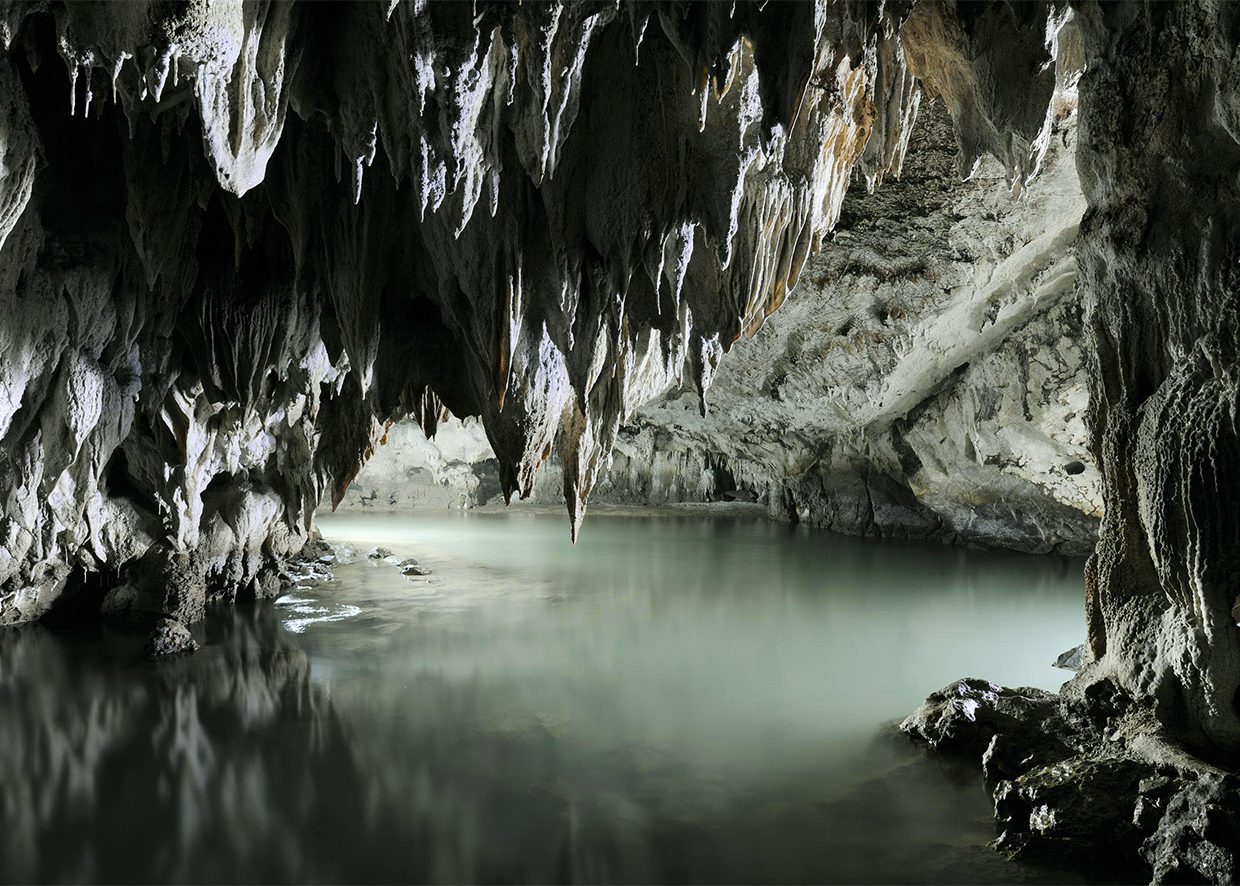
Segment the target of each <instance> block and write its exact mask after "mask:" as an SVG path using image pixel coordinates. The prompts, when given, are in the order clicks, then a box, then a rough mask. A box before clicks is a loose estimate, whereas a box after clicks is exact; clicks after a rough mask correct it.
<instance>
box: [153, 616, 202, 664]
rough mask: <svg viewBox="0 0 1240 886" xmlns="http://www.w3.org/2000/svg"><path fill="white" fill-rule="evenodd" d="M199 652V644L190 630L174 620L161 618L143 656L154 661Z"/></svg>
mask: <svg viewBox="0 0 1240 886" xmlns="http://www.w3.org/2000/svg"><path fill="white" fill-rule="evenodd" d="M197 651H198V642H197V641H196V640H195V639H194V637H193V635H192V634H190V632H189V628H187V627H186V626H185V625H183V624H182V623H181V622H179V621H177V620H176V619H172V618H161V619H160V620H159V622H158V623H157V624H156V625H155V629H154V630H153V631H152V632H151V635H150V636H149V637H148V638H147V640H146V645H145V646H143V647H142V654H143V655H145V656H146V657H147V658H152V659H154V658H162V657H164V656H168V655H181V654H183V653H187V652H197Z"/></svg>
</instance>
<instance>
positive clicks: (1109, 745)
mask: <svg viewBox="0 0 1240 886" xmlns="http://www.w3.org/2000/svg"><path fill="white" fill-rule="evenodd" d="M900 728H901V730H903V731H904V732H905V733H906V734H908V735H909V736H911V737H912V738H913V739H915V740H916V741H918V742H923V743H925V744H927V745H928V746H929V747H931V748H933V749H934V750H935V751H937V752H939V753H944V754H950V755H957V756H962V757H965V758H966V759H972V760H973V761H975V762H978V763H980V764H981V768H982V773H983V776H984V778H985V780H986V784H987V787H988V788H989V789H990V790H991V792H992V794H993V796H994V802H995V818H996V821H997V834H998V836H997V839H996V841H995V845H996V847H997V848H998V849H999V850H1000V851H1002V852H1004V853H1006V854H1008V855H1009V856H1011V857H1013V858H1022V859H1028V860H1031V861H1042V862H1053V863H1065V862H1067V863H1071V864H1073V865H1075V866H1078V867H1080V868H1084V869H1087V870H1093V871H1095V872H1097V874H1099V875H1101V876H1105V877H1106V878H1107V879H1108V880H1112V881H1120V882H1123V881H1137V880H1142V879H1150V880H1152V881H1153V882H1156V883H1203V882H1208V883H1230V882H1233V881H1234V880H1235V878H1236V876H1237V874H1238V873H1240V839H1237V838H1238V837H1240V779H1238V778H1237V777H1236V776H1235V775H1234V774H1231V773H1229V772H1226V771H1224V770H1222V769H1219V768H1218V767H1217V766H1214V765H1211V764H1209V763H1207V762H1205V761H1203V760H1201V759H1200V758H1197V757H1194V756H1191V755H1189V754H1186V753H1185V752H1184V751H1183V750H1182V749H1181V748H1180V747H1178V746H1176V745H1175V744H1174V743H1172V742H1169V741H1167V739H1166V737H1165V735H1164V734H1163V733H1162V729H1161V727H1160V726H1159V724H1157V722H1155V720H1154V718H1153V717H1151V716H1150V712H1149V709H1148V708H1146V707H1143V706H1141V705H1138V704H1135V703H1134V699H1133V698H1132V696H1130V695H1129V694H1127V693H1126V692H1124V691H1123V690H1122V689H1121V688H1120V687H1119V686H1118V685H1117V684H1116V683H1115V682H1114V681H1113V680H1112V679H1111V678H1109V677H1107V676H1105V675H1104V674H1102V673H1101V671H1100V669H1098V668H1097V667H1093V666H1091V667H1089V668H1087V669H1086V670H1085V672H1084V673H1083V674H1082V675H1081V676H1080V677H1078V678H1077V680H1076V681H1074V682H1073V683H1071V684H1068V686H1067V687H1065V690H1064V692H1063V693H1062V695H1055V694H1054V693H1050V692H1045V691H1043V690H1039V689H1028V688H1024V689H1008V688H1004V687H1001V686H996V685H995V684H993V683H990V682H989V681H986V680H977V679H966V680H960V681H957V682H956V683H953V684H951V685H950V686H947V687H945V688H944V689H943V690H941V691H939V692H936V693H934V694H932V695H931V696H930V697H929V698H928V699H927V700H926V702H925V704H923V705H922V706H921V707H920V708H919V709H918V710H917V711H915V712H914V713H913V714H912V715H911V716H909V717H908V718H907V719H906V720H905V721H904V722H903V723H902V724H901V725H900Z"/></svg>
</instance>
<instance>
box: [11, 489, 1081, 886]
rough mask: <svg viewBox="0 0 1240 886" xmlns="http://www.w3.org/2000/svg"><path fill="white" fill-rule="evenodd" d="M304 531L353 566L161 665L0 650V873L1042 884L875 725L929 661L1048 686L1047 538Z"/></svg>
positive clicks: (208, 633) (465, 517) (969, 794)
mask: <svg viewBox="0 0 1240 886" xmlns="http://www.w3.org/2000/svg"><path fill="white" fill-rule="evenodd" d="M321 526H322V529H323V531H324V533H325V535H326V536H327V537H328V539H329V540H330V541H332V542H334V543H348V544H350V545H352V546H353V547H354V548H355V549H356V550H357V553H358V562H355V563H353V564H351V565H343V566H339V567H338V568H337V570H336V580H335V581H334V582H331V583H329V584H324V585H321V586H318V587H314V588H308V589H300V590H293V591H291V592H290V593H289V595H287V596H286V597H285V598H283V599H282V600H280V601H279V602H278V603H277V604H275V605H274V606H273V605H271V604H266V605H261V606H257V607H251V608H243V609H241V610H239V611H238V612H235V613H223V614H221V615H219V616H218V617H216V618H214V619H212V620H211V621H209V622H208V623H207V625H205V626H204V627H202V628H200V629H199V633H200V635H201V638H202V639H203V640H204V642H205V643H206V648H204V650H203V651H202V652H200V653H198V654H197V655H195V656H193V657H192V658H189V659H186V660H182V661H179V662H175V663H173V664H170V665H162V666H158V667H152V666H150V665H147V664H145V663H142V662H140V661H137V660H136V659H135V658H134V657H133V653H132V648H131V646H128V645H126V644H130V643H131V640H130V639H129V638H128V637H125V636H115V635H113V634H111V633H110V632H108V631H99V630H94V631H90V632H87V633H85V634H79V635H75V636H69V637H66V636H63V635H53V634H51V633H49V632H47V631H45V630H43V629H40V628H36V629H34V630H29V631H24V632H20V634H19V635H14V636H11V637H8V638H6V639H5V640H4V641H3V642H2V643H0V712H4V716H3V719H0V815H2V816H3V820H4V821H12V822H16V823H17V824H16V826H15V827H14V828H8V827H7V826H6V829H5V830H4V832H3V833H2V834H0V851H3V855H2V856H0V879H7V880H31V879H36V880H98V879H110V880H126V881H129V880H142V881H164V880H179V881H194V882H216V881H221V880H224V881H235V880H244V881H256V880H257V881H316V882H318V881H366V882H373V881H402V882H403V881H430V882H443V881H452V882H476V881H504V882H514V881H515V882H560V881H572V882H655V881H659V882H665V881H694V882H723V881H727V882H860V881H866V882H964V881H972V882H996V881H1021V882H1028V881H1031V880H1032V881H1036V880H1047V881H1064V880H1065V879H1068V878H1070V877H1071V875H1070V874H1069V873H1065V872H1062V871H1058V872H1055V871H1044V870H1034V869H1030V868H1017V867H1015V866H1013V865H1011V864H1009V863H1007V862H1004V861H1002V860H1001V859H999V858H998V857H997V856H996V855H994V853H993V852H991V850H989V849H988V848H986V846H985V844H986V842H987V841H988V840H989V839H991V838H992V837H993V830H992V824H991V821H990V807H989V801H988V798H987V796H986V794H985V792H984V790H983V789H982V786H981V784H980V778H978V777H977V775H976V774H975V773H973V772H970V771H967V770H961V769H957V768H955V767H952V766H950V765H947V764H944V763H943V762H941V761H937V760H933V759H929V758H927V757H926V756H925V755H923V754H922V753H921V752H920V751H918V750H916V749H913V748H911V747H910V746H909V745H908V744H907V743H906V742H904V741H903V740H902V739H900V738H898V737H893V736H892V735H891V734H890V730H889V728H888V726H889V724H890V722H891V721H892V720H894V719H896V718H899V717H901V716H903V715H904V714H906V713H908V712H909V711H910V710H912V709H913V708H914V707H915V706H916V705H917V704H918V703H919V701H920V700H921V699H922V697H924V696H925V694H926V693H927V692H928V691H930V690H932V689H936V688H939V687H941V686H942V685H944V684H946V683H947V682H949V681H951V680H952V679H955V678H957V677H961V676H969V675H977V676H985V677H988V678H990V679H992V680H995V681H996V682H1002V683H1007V684H1013V685H1036V686H1042V687H1046V688H1052V689H1053V688H1056V687H1057V686H1058V685H1059V683H1061V682H1062V680H1063V679H1064V678H1065V677H1066V676H1067V675H1066V674H1065V673H1064V672H1063V671H1057V670H1055V669H1054V668H1052V667H1051V666H1050V662H1051V661H1053V660H1054V658H1055V656H1056V655H1057V654H1058V653H1059V652H1062V651H1063V650H1065V649H1067V648H1069V647H1071V646H1073V645H1075V644H1076V643H1078V642H1080V640H1081V638H1082V632H1083V626H1082V613H1081V563H1080V562H1079V561H1074V560H1065V559H1060V558H1038V557H1029V556H1021V555H1013V554H997V553H988V552H979V551H967V550H962V549H953V548H946V547H940V546H937V545H914V544H905V543H899V542H884V543H875V542H868V541H859V540H853V539H844V538H839V537H836V536H832V535H830V534H827V533H822V532H813V531H806V530H795V529H791V528H789V527H787V526H781V525H777V524H772V523H768V522H766V521H764V520H758V519H752V520H751V519H707V518H701V517H666V516H660V517H633V516H607V515H595V516H592V517H591V518H590V519H589V520H588V521H587V523H586V526H585V529H584V532H583V534H582V538H581V541H580V542H579V543H578V545H577V546H576V547H574V546H572V545H571V544H570V543H569V541H568V533H567V527H566V523H565V520H564V519H563V518H562V517H560V516H559V515H541V514H538V515H535V514H530V513H524V512H519V511H518V512H510V513H502V514H477V513H475V514H455V513H451V514H441V513H436V514H434V515H428V516H425V517H422V516H419V517H410V516H387V515H383V516H370V515H367V516H358V517H354V516H332V517H327V518H324V519H323V520H322V521H321ZM376 544H380V545H384V546H386V547H389V548H391V549H392V550H393V551H394V552H395V553H396V554H398V555H400V556H402V557H403V556H414V557H416V558H417V559H418V560H419V561H420V562H421V563H422V564H423V565H426V566H429V567H430V568H431V569H432V570H433V575H432V576H431V577H429V578H426V579H407V578H404V577H402V576H401V575H400V573H399V570H397V569H396V568H394V567H392V566H389V565H386V564H383V563H375V562H371V561H369V560H367V559H366V558H365V552H366V550H367V549H368V548H369V547H371V546H373V545H376Z"/></svg>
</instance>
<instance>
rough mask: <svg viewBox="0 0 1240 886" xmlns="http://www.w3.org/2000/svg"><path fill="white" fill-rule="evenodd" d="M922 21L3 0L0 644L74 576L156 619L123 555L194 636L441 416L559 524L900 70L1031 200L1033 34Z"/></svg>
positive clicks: (872, 154) (706, 7)
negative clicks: (359, 477)
mask: <svg viewBox="0 0 1240 886" xmlns="http://www.w3.org/2000/svg"><path fill="white" fill-rule="evenodd" d="M897 6H899V8H896V7H897ZM1052 12H1054V14H1053V15H1052ZM953 15H954V13H952V12H950V11H945V12H943V13H942V15H940V14H939V13H932V12H931V11H929V10H927V11H924V12H921V13H918V14H917V15H912V16H910V15H909V9H908V8H907V7H905V6H901V5H899V4H893V5H891V8H890V9H888V7H887V6H876V5H868V4H851V5H849V4H828V3H825V2H823V3H810V2H804V3H780V4H763V3H745V2H739V3H737V4H734V5H733V4H714V3H705V4H687V5H686V4H678V3H658V2H640V0H639V2H634V3H631V4H627V5H620V6H617V5H615V4H593V3H580V4H524V5H522V4H515V5H514V4H509V3H500V2H496V3H488V2H479V3H477V4H460V3H451V2H443V3H436V2H430V3H400V4H377V3H371V2H356V3H339V4H337V3H309V2H306V3H285V4H279V5H278V6H276V7H271V8H268V7H267V6H266V5H264V4H257V5H253V4H251V5H244V4H243V5H242V6H229V5H220V4H200V5H196V6H191V7H186V8H181V7H177V6H175V5H174V6H169V5H167V4H163V3H159V2H155V0H148V2H134V3H127V4H89V3H77V2H66V3H61V2H52V3H48V4H24V3H10V4H8V5H6V6H5V8H4V15H3V22H4V29H3V58H2V59H0V150H2V151H3V165H4V168H5V170H6V175H5V176H3V177H2V178H0V239H2V241H3V245H2V247H0V249H2V252H0V257H2V258H3V261H2V262H0V298H3V299H4V301H3V302H2V303H0V306H2V307H3V308H4V310H3V311H0V317H3V318H4V319H3V321H2V322H0V367H2V369H0V376H2V377H0V456H2V457H0V488H2V489H3V491H4V495H3V497H0V539H2V540H3V543H4V546H3V550H4V552H5V557H4V558H3V559H0V623H8V622H15V621H24V620H29V619H32V618H36V617H38V616H39V615H40V614H42V613H44V612H46V611H47V610H48V609H49V608H50V607H51V606H52V605H53V604H54V603H55V601H56V600H57V599H58V598H59V597H60V596H61V595H62V594H63V592H64V590H65V588H66V586H67V584H68V583H69V582H70V581H71V580H72V579H71V576H72V575H73V574H74V571H75V570H78V571H81V570H86V571H92V572H93V571H99V570H100V566H101V565H102V566H104V567H106V574H107V575H109V576H115V577H116V578H115V582H116V584H117V585H118V586H120V585H126V584H128V585H130V586H131V587H134V588H137V589H138V590H137V592H136V593H137V595H138V596H139V597H142V598H143V600H142V601H140V605H141V606H148V605H149V606H157V605H160V604H159V598H161V597H162V596H164V595H163V594H161V593H160V592H159V590H158V588H155V587H153V586H151V585H153V584H157V583H158V582H148V581H147V580H146V579H143V578H141V577H139V576H137V575H130V573H136V572H139V571H144V572H145V571H148V566H149V568H150V569H153V570H156V571H158V570H159V569H160V568H161V564H168V563H172V562H173V561H177V562H181V561H180V560H178V558H181V559H182V560H183V563H181V565H183V566H184V571H185V575H184V578H185V579H186V581H185V590H184V592H183V593H181V592H178V593H180V594H181V596H183V597H184V598H185V599H183V600H178V601H173V602H175V603H177V607H176V609H175V611H176V613H177V615H178V616H179V617H184V618H186V619H191V620H192V619H194V618H197V617H200V615H201V607H200V606H199V601H200V599H205V600H207V601H216V600H222V601H228V600H234V599H239V598H240V599H245V598H251V597H254V596H257V595H258V594H259V593H260V592H262V591H263V589H264V588H265V586H266V581H265V579H264V578H262V576H264V575H266V574H270V572H271V571H272V570H275V569H278V567H279V564H280V563H281V562H282V561H283V560H286V559H288V558H290V557H292V556H295V555H296V554H297V553H298V551H300V550H301V549H302V548H303V546H304V545H305V543H306V541H307V540H308V538H309V535H310V531H311V527H312V520H313V511H314V508H315V507H316V506H317V505H318V503H319V501H320V499H321V498H322V497H324V495H325V494H326V497H328V498H330V500H331V501H332V502H333V503H338V502H339V501H340V499H341V497H342V496H343V494H344V491H345V489H346V488H347V487H348V485H349V483H350V481H351V480H352V479H353V478H354V477H355V476H356V474H357V471H358V469H359V467H360V466H361V465H362V464H363V463H364V462H365V460H366V458H367V457H368V456H369V454H370V453H371V451H372V449H373V447H374V445H375V444H376V443H377V442H378V441H379V440H380V439H381V438H382V435H383V433H384V429H385V427H386V425H387V423H388V422H389V421H391V420H394V419H396V418H401V417H406V416H413V417H414V418H415V419H416V420H417V421H418V423H419V424H420V425H421V426H422V427H423V429H424V430H425V431H427V432H432V431H433V430H434V429H435V427H436V425H437V423H438V421H439V419H440V417H441V416H442V415H443V413H444V410H445V409H447V410H450V411H451V412H452V413H453V414H455V415H457V416H461V417H468V416H477V417H479V418H480V420H481V423H482V426H483V427H484V428H485V431H486V435H487V438H488V440H489V442H490V444H491V447H492V449H493V451H494V453H495V458H496V463H497V471H498V485H499V488H500V491H501V492H502V494H503V495H504V496H505V498H508V497H510V496H512V495H513V494H517V495H528V494H530V492H531V491H532V490H533V488H534V483H535V477H536V475H537V472H538V469H539V467H540V466H541V465H542V464H543V463H544V462H546V461H547V459H548V458H549V457H550V456H551V454H552V453H553V452H555V453H557V455H558V461H559V464H560V466H561V477H562V490H563V497H564V499H565V503H566V506H567V509H568V511H569V513H570V517H571V523H572V531H573V532H574V533H575V532H576V529H577V527H578V525H579V524H580V521H581V519H582V517H583V514H584V510H585V503H586V500H587V497H588V496H589V494H590V492H591V491H592V490H593V488H594V487H595V486H597V485H598V483H599V481H600V479H601V477H602V476H603V474H604V472H605V469H606V467H607V464H608V461H609V458H610V453H611V451H612V447H613V444H614V442H615V439H616V435H617V433H618V429H619V427H620V425H621V423H622V422H623V421H624V420H625V419H627V418H628V417H629V415H630V414H631V413H632V411H633V410H634V409H636V408H637V407H638V406H640V405H641V404H642V403H644V402H645V401H647V400H649V399H651V398H653V397H655V396H657V395H659V394H660V393H662V392H664V391H666V390H668V389H670V388H672V387H675V386H677V385H679V384H681V383H682V381H683V382H684V383H685V384H687V385H690V386H692V388H693V389H694V390H695V391H696V399H697V401H698V408H699V409H700V410H705V405H706V404H705V394H706V389H707V388H708V387H709V385H710V383H711V380H712V378H713V377H715V375H716V374H717V372H718V370H719V367H720V363H721V360H722V358H723V356H724V354H725V352H726V351H728V350H729V349H731V347H732V345H733V344H734V343H735V342H736V341H737V340H738V339H740V338H741V337H742V336H744V335H746V334H752V333H753V332H755V331H757V330H758V329H759V328H760V327H761V326H762V324H763V322H764V320H765V318H766V317H767V316H768V315H769V314H770V313H771V312H772V311H774V310H775V309H776V308H778V307H779V305H780V304H782V303H783V302H784V301H785V299H786V296H787V295H788V293H789V292H790V291H791V290H792V289H793V287H794V286H795V285H796V283H797V282H798V280H799V279H800V277H801V276H802V270H803V268H804V267H805V263H806V261H807V259H808V257H809V255H810V254H811V253H812V252H813V251H814V249H815V247H817V246H818V245H820V244H821V243H822V241H823V239H824V238H825V237H826V235H827V234H828V232H829V231H830V230H831V229H832V228H833V227H834V225H835V223H836V221H837V220H838V218H839V213H840V207H841V203H842V201H843V199H844V195H845V193H846V191H847V189H848V185H849V182H850V180H851V179H852V177H853V176H854V175H856V176H857V177H858V178H860V179H864V180H865V181H866V183H867V186H870V187H877V186H879V185H880V184H881V183H882V182H883V180H884V179H887V178H889V177H891V176H892V175H893V174H896V173H898V172H899V170H900V168H901V164H902V162H903V159H904V154H905V150H906V148H907V145H908V139H909V134H910V132H911V127H912V124H913V121H914V120H915V118H916V112H917V108H918V106H919V104H920V96H921V92H922V87H921V86H919V83H918V79H917V78H918V77H921V78H922V79H923V81H924V82H925V83H926V84H927V87H928V88H931V89H933V90H934V91H935V92H936V93H937V94H939V95H941V96H942V98H943V101H944V103H945V105H946V107H947V110H948V113H949V114H950V115H951V116H952V118H953V120H955V121H956V130H957V133H956V134H957V141H958V143H959V145H960V146H961V148H962V156H963V157H972V156H974V155H975V154H976V151H977V150H978V149H979V147H980V148H981V149H984V150H988V151H991V152H993V153H995V154H997V155H998V156H999V157H1000V160H1001V162H1002V163H1004V164H1005V169H1006V173H1005V174H1006V175H1007V176H1008V177H1009V178H1010V180H1011V181H1012V183H1013V185H1014V186H1016V187H1019V188H1028V187H1029V186H1031V184H1032V180H1033V173H1034V171H1035V170H1036V169H1037V168H1038V166H1039V165H1040V163H1041V160H1042V158H1043V157H1044V155H1045V154H1046V152H1047V150H1048V148H1049V141H1050V138H1049V136H1050V133H1051V130H1052V129H1053V120H1052V117H1053V116H1054V115H1053V114H1048V113H1047V111H1048V109H1050V108H1051V106H1052V104H1053V96H1054V91H1055V83H1056V76H1057V74H1056V66H1055V63H1054V56H1055V52H1056V48H1055V47H1056V46H1057V45H1058V43H1056V42H1055V41H1052V45H1050V46H1049V47H1048V46H1047V44H1046V40H1047V35H1048V34H1050V35H1052V36H1054V35H1057V34H1058V33H1059V31H1060V30H1061V29H1062V28H1063V27H1064V26H1065V25H1064V19H1065V16H1063V15H1062V14H1061V13H1060V12H1059V11H1058V10H1052V9H1051V8H1050V7H1045V6H1041V5H1035V6H1029V7H1028V8H1025V7H1021V8H1019V12H1018V14H1014V13H1010V12H1002V11H999V10H990V11H975V12H970V13H969V15H968V16H966V17H965V19H963V20H962V21H961V22H960V23H957V24H954V25H953V24H952V21H953V18H952V16H953ZM906 25H907V26H908V27H909V28H910V29H911V30H910V37H909V39H914V35H915V39H916V41H917V42H918V43H920V44H925V45H919V46H915V47H914V46H911V45H906V44H908V41H907V40H905V39H904V37H903V36H902V30H901V29H902V28H903V27H904V26H906ZM931 43H933V44H935V45H930V44H931ZM1000 57H1002V58H1004V63H1003V64H998V65H996V64H991V63H990V62H988V61H986V59H988V58H994V59H998V58H1000ZM1009 59H1019V62H1018V63H1016V67H1014V68H1013V67H1011V66H1010V65H1009V64H1008V60H1009ZM1034 59H1037V60H1039V63H1038V64H1033V60H1034ZM1018 72H1019V76H1017V74H1018ZM1009 76H1011V77H1016V79H1015V80H1013V81H1012V82H1007V81H1006V79H1005V78H1007V77H1009ZM956 78H958V79H959V81H960V82H959V83H956V82H955V79H956ZM957 87H958V88H957ZM320 556H321V555H320ZM148 558H149V559H148ZM140 564H141V565H140ZM178 568H180V567H178ZM199 588H201V591H200V590H199ZM148 598H149V599H148Z"/></svg>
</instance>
